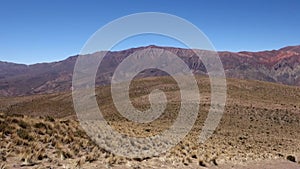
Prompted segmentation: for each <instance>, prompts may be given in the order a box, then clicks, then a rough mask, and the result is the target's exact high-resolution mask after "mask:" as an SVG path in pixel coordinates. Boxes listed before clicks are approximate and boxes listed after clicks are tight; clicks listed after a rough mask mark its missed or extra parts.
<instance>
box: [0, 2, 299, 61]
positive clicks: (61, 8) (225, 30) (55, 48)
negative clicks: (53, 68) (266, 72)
mask: <svg viewBox="0 0 300 169" xmlns="http://www.w3.org/2000/svg"><path fill="white" fill-rule="evenodd" d="M299 9H300V1H299V0H281V1H276V0H272V1H267V0H266V1H264V0H219V1H216V0H205V1H201V0H184V1H183V0H181V1H177V0H119V1H116V0H109V1H100V0H95V1H80V2H79V1H75V0H74V1H73V0H35V1H34V0H26V1H25V0H24V1H23V0H18V1H16V0H2V1H1V5H0V22H1V24H0V25H1V27H0V60H1V61H10V62H17V63H26V64H31V63H37V62H49V61H57V60H62V59H65V58H67V57H68V56H70V55H74V54H77V53H79V52H80V49H81V48H82V46H83V45H84V43H85V42H86V40H87V39H88V38H89V37H90V36H91V35H92V34H93V33H94V32H95V31H96V30H98V29H99V28H100V27H101V26H103V25H105V24H106V23H108V22H110V21H112V20H114V19H117V18H119V17H122V16H124V15H128V14H132V13H137V12H164V13H170V14H173V15H177V16H179V17H182V18H184V19H187V20H188V21H190V22H192V23H193V24H195V25H196V26H197V27H199V28H200V29H201V30H202V31H203V32H204V33H205V34H206V35H207V36H208V37H209V39H210V40H211V41H212V43H213V44H214V46H215V47H216V49H217V50H229V51H241V50H248V51H258V50H269V49H277V48H280V47H283V46H287V45H299V44H300V12H299ZM148 38H149V37H148ZM148 44H156V45H168V46H178V44H176V43H175V42H174V43H173V42H172V41H169V40H168V39H160V38H155V37H152V38H150V40H148V41H147V42H145V41H143V38H142V37H140V38H136V40H131V41H130V40H129V41H128V43H123V44H120V45H119V49H122V48H130V47H133V46H140V45H148Z"/></svg>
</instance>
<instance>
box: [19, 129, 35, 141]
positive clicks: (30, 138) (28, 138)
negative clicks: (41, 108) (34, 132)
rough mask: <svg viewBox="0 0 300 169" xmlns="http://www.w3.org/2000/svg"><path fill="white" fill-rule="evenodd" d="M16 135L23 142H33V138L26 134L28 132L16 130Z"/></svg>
mask: <svg viewBox="0 0 300 169" xmlns="http://www.w3.org/2000/svg"><path fill="white" fill-rule="evenodd" d="M17 135H18V136H19V137H20V138H22V139H24V140H28V141H32V140H33V137H32V136H31V135H30V134H29V133H28V131H26V130H24V129H18V130H17Z"/></svg>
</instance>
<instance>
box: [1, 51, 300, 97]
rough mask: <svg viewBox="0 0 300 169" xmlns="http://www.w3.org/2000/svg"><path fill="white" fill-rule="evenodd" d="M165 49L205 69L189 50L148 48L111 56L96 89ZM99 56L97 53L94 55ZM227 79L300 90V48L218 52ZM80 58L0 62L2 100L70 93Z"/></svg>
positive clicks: (103, 65)
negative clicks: (131, 60) (125, 65)
mask: <svg viewBox="0 0 300 169" xmlns="http://www.w3.org/2000/svg"><path fill="white" fill-rule="evenodd" d="M145 48H162V49H166V50H169V51H170V52H173V53H174V54H176V55H177V56H179V57H180V58H181V59H183V60H184V61H185V62H186V63H187V64H188V65H189V67H190V68H191V69H192V70H193V71H194V72H195V73H197V74H205V72H206V69H205V66H204V65H203V64H202V62H201V61H199V60H198V59H197V57H196V56H195V54H194V52H193V51H192V50H189V49H182V48H172V47H158V46H147V47H140V48H132V49H128V50H123V51H116V52H108V54H107V55H106V57H105V58H104V60H103V62H102V63H101V65H100V67H101V69H100V70H99V71H98V73H97V79H96V83H97V85H103V84H108V83H110V77H111V76H112V75H113V72H114V70H115V68H116V67H117V66H118V64H119V63H121V62H122V60H123V59H124V58H126V57H127V56H129V55H130V54H132V53H133V52H135V51H137V50H142V49H145ZM93 55H97V53H95V54H93ZM219 56H220V58H221V61H222V63H223V66H224V69H225V73H226V76H227V77H232V78H240V79H253V80H262V81H269V82H274V83H281V84H286V85H296V86H300V46H289V47H285V48H282V49H279V50H272V51H261V52H219ZM77 57H78V56H72V57H69V58H68V59H66V60H63V61H59V62H52V63H40V64H34V65H23V64H14V63H7V62H0V96H21V95H31V94H42V93H53V92H59V91H66V90H70V89H71V84H72V82H71V80H72V74H73V68H74V65H75V62H76V59H77ZM157 75H163V73H162V72H161V71H153V70H146V71H144V72H142V73H140V76H157Z"/></svg>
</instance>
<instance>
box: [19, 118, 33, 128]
mask: <svg viewBox="0 0 300 169" xmlns="http://www.w3.org/2000/svg"><path fill="white" fill-rule="evenodd" d="M18 125H19V126H20V127H21V128H23V129H27V128H30V125H29V124H28V123H26V122H25V121H22V120H20V121H19V122H18Z"/></svg>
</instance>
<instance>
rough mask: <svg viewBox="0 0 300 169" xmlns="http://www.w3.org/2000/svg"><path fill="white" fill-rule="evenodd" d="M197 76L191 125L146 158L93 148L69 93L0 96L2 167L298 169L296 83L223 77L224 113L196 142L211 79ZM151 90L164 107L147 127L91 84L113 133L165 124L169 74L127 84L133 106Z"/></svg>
mask: <svg viewBox="0 0 300 169" xmlns="http://www.w3.org/2000/svg"><path fill="white" fill-rule="evenodd" d="M197 81H198V84H199V89H200V95H201V104H200V110H199V114H198V118H197V120H196V123H195V124H194V126H193V129H192V130H191V131H190V132H189V134H188V135H187V136H186V137H185V138H184V139H183V140H182V141H181V142H180V143H179V144H178V145H177V146H175V147H173V148H172V149H171V150H170V151H168V152H166V153H164V154H160V155H159V156H155V157H150V158H134V159H130V158H126V157H121V156H116V155H114V154H112V153H110V152H108V151H106V150H105V149H103V148H102V147H99V146H97V145H96V144H95V143H94V141H93V140H91V139H90V138H89V137H88V136H87V135H86V133H85V132H84V131H83V129H82V128H81V127H80V125H79V122H78V120H77V118H76V114H75V112H74V109H73V104H72V94H71V93H70V92H61V93H54V94H41V95H33V96H22V97H5V98H1V99H0V105H1V107H0V111H1V112H2V113H1V115H0V139H1V141H0V143H1V145H0V150H1V151H0V152H1V154H0V164H1V165H0V168H247V169H248V168H283V167H285V168H300V164H299V161H298V160H299V158H300V142H299V140H300V130H299V127H300V113H299V112H300V111H299V110H300V88H298V87H293V86H286V85H280V84H274V83H268V82H260V81H250V80H237V79H227V101H226V107H225V111H224V115H223V117H222V119H221V122H220V124H219V125H218V127H217V129H216V130H215V131H214V133H213V135H212V137H211V138H209V139H208V140H207V141H206V142H205V143H203V144H202V143H199V141H198V138H199V134H200V132H201V128H202V126H203V123H204V121H205V119H206V116H207V113H208V109H209V107H210V84H209V79H208V78H206V77H197ZM145 89H147V90H145ZM154 89H160V90H162V91H164V92H165V93H166V96H167V99H168V104H167V107H166V110H165V112H164V113H163V115H162V116H161V117H159V118H158V119H157V120H155V121H153V122H151V123H147V124H138V123H134V122H131V121H129V120H127V119H125V118H124V117H122V116H121V115H120V114H118V113H117V111H116V109H115V107H114V106H113V102H112V98H111V95H110V87H99V88H97V90H96V93H97V94H96V97H97V101H98V103H101V104H99V105H100V109H101V110H102V112H103V114H104V117H105V119H106V120H107V121H108V123H109V124H110V125H111V126H112V127H113V128H114V129H115V130H117V131H119V132H120V133H124V134H126V135H130V136H135V137H147V136H151V135H155V134H158V133H160V132H162V131H164V130H165V129H167V128H168V127H169V126H170V125H171V124H172V122H174V120H175V119H176V116H177V113H178V110H179V108H180V100H179V97H178V95H179V94H180V92H179V88H178V86H177V84H176V82H175V81H174V79H172V78H171V77H153V78H144V79H138V80H135V81H133V82H132V83H131V86H130V98H131V101H132V102H133V105H134V106H135V107H136V108H137V109H140V110H146V109H148V108H150V104H149V101H148V95H149V93H150V92H151V91H152V90H154ZM187 115H188V112H187Z"/></svg>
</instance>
